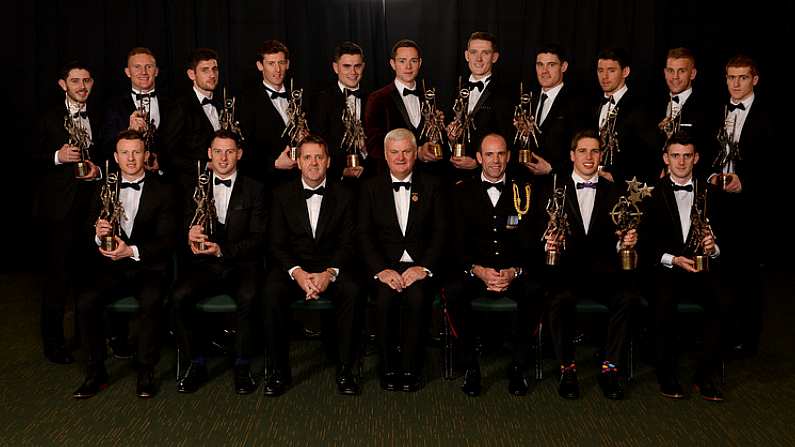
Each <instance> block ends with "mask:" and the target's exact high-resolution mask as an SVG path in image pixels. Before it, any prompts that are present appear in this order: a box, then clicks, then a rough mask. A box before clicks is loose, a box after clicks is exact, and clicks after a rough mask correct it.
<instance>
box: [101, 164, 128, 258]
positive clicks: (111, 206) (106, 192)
mask: <svg viewBox="0 0 795 447" xmlns="http://www.w3.org/2000/svg"><path fill="white" fill-rule="evenodd" d="M108 167H109V164H108V161H105V172H106V176H105V183H103V184H102V188H101V189H100V192H99V200H100V202H101V204H102V207H101V209H100V213H99V219H102V220H105V221H107V222H108V223H110V228H111V230H110V233H109V234H106V235H105V236H102V237H100V238H99V245H100V247H102V249H103V250H105V251H113V250H115V249H116V248H117V247H118V245H119V244H118V243H117V242H116V237H117V236H120V235H121V220H122V219H124V218H125V215H124V207H123V206H122V204H121V200H120V199H119V174H118V172H110V171H109V170H108Z"/></svg>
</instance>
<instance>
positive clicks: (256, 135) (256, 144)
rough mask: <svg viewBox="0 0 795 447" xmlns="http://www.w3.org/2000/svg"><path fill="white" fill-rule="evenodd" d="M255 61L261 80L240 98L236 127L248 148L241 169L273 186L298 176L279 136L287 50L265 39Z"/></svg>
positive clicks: (284, 113)
mask: <svg viewBox="0 0 795 447" xmlns="http://www.w3.org/2000/svg"><path fill="white" fill-rule="evenodd" d="M256 64H257V70H258V71H260V72H261V73H262V82H261V83H257V85H256V86H254V87H253V88H252V89H251V90H249V91H248V92H247V93H246V94H245V95H243V97H242V98H241V101H240V127H241V128H242V130H243V135H244V136H245V137H246V147H248V150H249V152H248V154H249V157H248V160H247V161H244V162H243V164H242V165H241V170H242V172H244V173H245V174H246V175H249V176H251V177H253V178H255V179H257V180H259V181H261V182H263V183H265V184H266V185H270V186H272V187H275V186H278V185H280V184H282V183H284V182H287V181H289V180H291V179H294V178H295V177H297V176H298V171H297V169H296V167H297V164H296V161H295V160H293V159H292V158H290V147H289V143H290V141H289V139H288V138H287V136H286V135H285V136H282V134H283V133H284V129H285V127H286V126H287V123H288V118H287V106H288V103H289V100H290V94H291V93H292V92H289V91H287V89H286V88H285V85H284V82H285V79H286V77H287V72H288V71H289V69H290V50H288V49H287V47H286V46H285V45H284V44H283V43H281V42H279V41H278V40H266V41H265V42H264V43H263V44H262V46H261V47H260V48H259V49H257V63H256Z"/></svg>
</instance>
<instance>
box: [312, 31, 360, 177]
mask: <svg viewBox="0 0 795 447" xmlns="http://www.w3.org/2000/svg"><path fill="white" fill-rule="evenodd" d="M331 66H332V68H333V69H334V73H335V74H336V75H337V79H336V80H335V82H334V84H333V85H332V86H330V87H329V88H328V89H326V90H323V91H321V92H320V93H318V95H317V97H316V98H315V102H314V107H313V108H312V111H311V113H310V114H309V121H310V123H311V125H310V129H312V130H313V131H314V132H315V133H317V134H318V135H320V136H321V137H322V138H323V139H325V140H326V141H327V142H328V144H329V145H330V147H329V152H330V156H331V167H330V168H329V174H328V177H329V178H330V179H332V180H333V181H338V180H340V179H343V178H344V179H357V178H359V177H360V176H361V175H362V174H363V173H364V171H365V167H364V165H362V166H356V167H347V166H346V160H345V156H346V155H347V154H346V150H347V148H344V147H342V146H341V144H340V143H341V142H342V136H343V135H344V134H345V126H344V124H343V122H342V113H343V112H344V111H345V108H348V109H349V110H351V111H352V112H353V116H354V117H355V118H356V119H357V120H360V121H362V120H363V119H364V107H365V104H367V95H366V94H365V92H364V91H363V89H362V88H361V85H360V82H361V80H362V75H363V74H364V68H365V63H364V52H363V51H362V48H361V47H360V46H359V45H356V44H355V43H353V42H342V43H341V44H339V45H337V47H336V48H334V62H333V63H332V64H331ZM366 150H367V148H366V147H365V151H366ZM366 156H367V153H366V152H365V153H364V154H359V157H360V159H361V158H364V160H362V161H363V162H366V161H367V157H366ZM367 171H368V174H370V171H371V169H369V168H368V169H367Z"/></svg>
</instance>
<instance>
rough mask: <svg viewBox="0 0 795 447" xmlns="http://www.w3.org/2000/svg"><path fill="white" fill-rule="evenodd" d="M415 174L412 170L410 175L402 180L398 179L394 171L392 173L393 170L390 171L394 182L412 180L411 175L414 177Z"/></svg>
mask: <svg viewBox="0 0 795 447" xmlns="http://www.w3.org/2000/svg"><path fill="white" fill-rule="evenodd" d="M413 175H414V173H413V172H410V173H409V175H408V176H407V177H406V178H404V179H403V180H400V179H398V178H397V177H395V176H394V175H392V173H391V172H390V173H389V176H390V177H392V181H393V182H411V177H412V176H413Z"/></svg>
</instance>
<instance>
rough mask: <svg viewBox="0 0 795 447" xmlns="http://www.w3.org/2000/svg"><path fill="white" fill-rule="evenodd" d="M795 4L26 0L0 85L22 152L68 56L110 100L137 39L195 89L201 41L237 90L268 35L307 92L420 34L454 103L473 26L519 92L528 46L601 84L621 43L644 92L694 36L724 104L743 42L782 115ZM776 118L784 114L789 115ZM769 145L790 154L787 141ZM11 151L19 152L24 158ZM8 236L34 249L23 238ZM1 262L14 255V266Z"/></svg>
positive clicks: (163, 71)
mask: <svg viewBox="0 0 795 447" xmlns="http://www.w3.org/2000/svg"><path fill="white" fill-rule="evenodd" d="M793 9H795V7H793V2H792V1H791V0H785V1H776V2H774V1H756V2H749V1H744V2H736V1H725V2H723V3H722V5H721V6H720V7H716V6H715V5H714V3H712V2H710V3H707V2H684V1H683V2H671V1H661V0H657V1H655V0H648V1H643V0H635V1H632V0H602V1H599V0H557V1H532V0H495V1H473V0H439V1H432V0H425V1H423V0H331V1H322V2H321V1H312V0H278V1H256V2H254V1H221V0H202V1H187V0H175V1H162V0H160V1H158V0H82V1H62V0H58V1H41V0H29V1H24V2H23V1H17V2H14V3H11V4H7V5H6V6H5V9H4V10H5V11H6V13H7V14H10V16H7V17H6V20H5V22H6V23H7V25H6V27H4V30H3V33H7V36H6V38H5V41H6V42H11V43H12V45H11V51H12V58H11V59H9V60H7V63H8V64H9V66H8V69H7V70H6V74H7V76H8V78H7V79H8V81H7V82H5V83H4V90H5V97H6V98H10V104H8V102H7V103H6V104H7V105H8V108H5V107H4V109H5V123H8V125H9V131H10V132H7V135H10V137H11V138H10V140H11V141H10V142H9V143H8V144H10V145H12V146H13V147H15V148H19V149H20V150H19V151H14V152H13V153H14V154H18V153H22V154H25V153H27V152H26V151H27V149H26V148H27V145H29V142H30V141H31V138H32V136H31V133H32V130H33V126H34V123H35V122H36V119H37V115H38V113H39V111H40V110H43V108H44V107H47V106H48V105H50V104H51V103H52V101H53V100H56V99H59V98H61V97H62V96H61V95H62V93H61V91H60V89H59V88H58V86H57V84H56V78H57V71H58V68H59V67H60V66H61V65H62V64H63V63H64V62H65V61H68V60H72V59H79V60H82V61H85V62H87V63H88V64H89V65H90V66H91V67H92V68H93V70H92V71H93V76H94V78H95V87H94V92H93V93H92V99H94V100H97V101H94V103H95V104H101V101H102V98H103V97H106V96H108V95H112V94H114V93H116V92H119V91H124V90H125V89H128V88H129V81H128V79H127V78H126V77H125V76H124V72H123V68H124V67H125V66H126V54H127V52H128V51H129V50H130V48H132V47H134V46H146V47H149V48H150V49H152V51H153V52H154V53H155V54H156V56H157V61H158V65H159V67H160V75H159V77H158V81H157V87H158V90H165V91H168V92H170V93H172V94H179V93H181V92H183V91H185V90H186V89H187V88H189V87H190V82H189V81H188V79H187V76H186V74H185V68H186V66H185V65H186V59H187V57H188V55H189V53H190V51H191V50H192V49H193V48H196V47H200V46H206V47H210V48H213V49H215V50H217V51H218V52H219V54H220V59H221V60H220V67H221V81H220V85H222V86H227V87H228V89H229V90H230V91H231V93H232V94H238V93H239V92H241V91H243V89H244V88H245V87H247V86H248V85H250V84H251V83H254V82H257V81H258V80H259V79H261V75H260V74H259V72H257V70H256V67H255V65H254V63H255V60H256V56H255V49H256V48H257V47H258V46H259V45H260V44H261V43H262V41H264V40H265V39H269V38H276V39H279V40H282V41H283V42H285V43H286V44H287V46H288V47H289V48H290V53H291V54H290V64H291V65H290V73H291V76H292V77H293V78H294V82H295V86H296V87H304V88H306V89H307V90H308V91H309V92H311V91H313V90H316V89H318V88H320V87H322V86H323V85H325V83H327V82H329V81H331V80H332V79H334V77H333V72H332V70H331V54H332V51H333V48H334V46H335V44H337V43H338V42H340V41H342V40H352V41H355V42H357V43H359V44H360V45H361V46H362V47H363V48H364V51H365V60H366V62H367V67H366V71H365V75H364V80H363V83H364V86H365V87H366V88H368V89H371V90H372V89H374V88H378V87H380V86H382V85H384V84H386V83H387V82H389V81H390V80H391V79H392V77H393V76H392V71H391V69H390V68H389V50H390V48H391V45H392V44H393V43H394V42H395V41H396V40H398V39H400V38H411V39H414V40H416V41H417V42H418V43H419V45H420V46H421V48H422V50H423V66H422V72H421V77H423V78H425V79H426V82H427V83H428V85H429V86H435V87H437V89H438V90H439V98H440V100H441V102H440V104H442V105H448V106H449V103H450V102H451V100H452V94H453V92H454V90H455V88H456V83H457V79H458V76H461V75H464V76H466V75H467V69H466V62H465V61H464V58H463V52H464V48H465V45H466V39H467V37H468V36H469V34H470V33H472V32H473V31H490V32H492V33H494V34H496V35H497V38H498V41H499V46H500V59H499V61H498V62H497V67H496V70H495V71H497V72H498V73H499V74H500V75H501V76H502V77H503V78H505V79H506V80H507V81H508V82H512V83H515V84H516V85H517V95H518V83H519V81H520V80H522V81H524V83H525V85H534V84H535V71H534V60H533V57H532V55H533V51H534V49H535V48H536V47H538V46H539V45H541V44H543V43H547V42H558V43H560V44H562V45H563V46H564V47H565V48H566V49H567V50H568V52H569V56H570V62H569V65H570V68H569V72H568V74H567V82H570V83H574V84H576V85H578V86H579V88H582V89H585V90H589V89H590V90H594V91H596V90H597V88H598V84H597V83H596V78H595V57H596V54H597V52H598V51H599V49H601V48H604V47H608V46H621V47H624V48H626V49H627V50H629V51H630V53H631V55H632V59H633V64H632V73H631V75H630V78H629V81H628V83H629V84H630V85H631V86H633V88H638V89H641V90H643V91H645V92H648V93H653V92H661V91H663V90H664V88H665V82H664V78H663V75H662V68H663V67H664V64H665V54H666V52H667V50H668V49H669V48H672V47H677V46H686V47H688V48H690V49H692V50H693V51H694V52H695V54H696V56H697V58H698V64H697V65H698V70H699V72H698V77H697V79H696V81H695V84H696V86H697V88H699V89H701V90H702V91H703V92H704V93H705V94H706V95H707V96H709V97H712V98H713V99H714V100H715V101H722V100H724V97H725V92H726V87H725V83H724V80H723V64H724V63H725V61H726V60H727V59H728V58H729V57H730V56H732V55H733V54H735V53H737V52H744V53H747V54H750V55H751V56H752V57H754V58H756V59H757V61H758V63H759V65H760V72H761V80H760V84H759V85H758V86H757V91H758V92H759V94H760V95H764V96H765V97H766V99H767V100H769V101H775V102H776V107H775V109H776V110H780V111H784V108H783V104H784V103H785V99H784V98H785V97H786V98H787V100H789V98H791V93H790V88H789V86H788V85H787V84H786V83H785V80H784V78H785V76H787V77H789V71H790V70H791V69H788V70H785V69H784V65H785V64H786V62H783V59H784V57H785V56H788V54H787V53H785V52H787V51H788V49H789V47H790V46H791V44H792V42H793V41H794V40H795V39H793V37H795V33H793V27H792V25H791V24H790V20H791V19H792V17H793ZM787 42H789V44H788V43H787ZM780 116H781V117H782V118H781V122H782V124H784V123H785V120H787V121H788V120H789V119H788V118H787V117H786V115H784V114H783V113H782V114H781V115H780ZM769 150H770V152H771V154H776V153H781V154H782V156H785V155H784V154H785V153H784V151H785V150H787V151H788V149H784V148H782V149H779V148H770V149H769ZM779 151H780V152H779ZM787 155H788V154H787ZM14 158H15V162H16V163H20V164H21V163H23V162H24V156H23V157H19V156H16V157H14ZM10 171H13V173H12V174H10V175H11V177H12V178H11V180H13V181H15V182H17V184H21V185H22V186H23V187H22V188H15V189H14V194H6V203H7V206H9V207H10V208H11V209H14V210H17V211H16V212H14V213H13V215H14V216H15V217H13V218H9V217H6V218H5V219H3V222H4V223H3V226H4V227H8V228H3V232H4V234H22V235H25V234H26V233H25V232H24V229H25V228H28V225H27V223H28V219H29V218H26V217H25V216H27V215H28V214H29V209H30V205H29V204H30V194H29V193H26V192H25V191H27V189H26V188H24V185H25V179H26V178H28V176H27V174H26V172H25V169H24V168H21V167H20V168H19V169H11V170H10ZM7 216H10V215H9V214H7ZM9 232H13V233H9ZM20 232H21V233H20ZM13 239H14V240H15V243H17V244H19V245H20V246H22V247H24V246H25V244H24V239H25V238H24V237H22V238H13ZM20 241H22V242H20ZM5 258H6V262H5V263H7V264H13V263H14V262H16V261H9V260H8V257H5ZM15 259H16V258H15Z"/></svg>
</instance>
